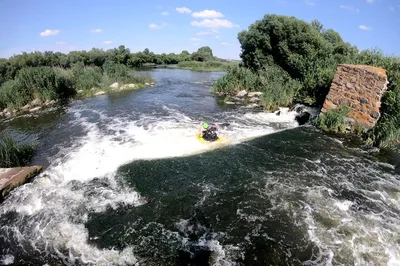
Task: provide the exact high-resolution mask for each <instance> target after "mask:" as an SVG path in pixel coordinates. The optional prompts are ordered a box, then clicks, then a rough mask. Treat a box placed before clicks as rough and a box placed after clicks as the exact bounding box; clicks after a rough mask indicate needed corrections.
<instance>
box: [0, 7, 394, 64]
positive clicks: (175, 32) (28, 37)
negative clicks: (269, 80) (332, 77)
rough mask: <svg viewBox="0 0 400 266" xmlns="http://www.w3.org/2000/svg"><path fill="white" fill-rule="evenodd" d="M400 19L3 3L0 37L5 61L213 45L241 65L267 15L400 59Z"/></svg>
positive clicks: (361, 12) (339, 12)
mask: <svg viewBox="0 0 400 266" xmlns="http://www.w3.org/2000/svg"><path fill="white" fill-rule="evenodd" d="M225 3H226V2H225ZM55 10H57V11H56V12H54V11H55ZM59 10H61V11H62V12H60V11H59ZM399 13H400V3H395V1H394V0H351V1H346V0H343V1H338V2H335V3H332V2H330V3H326V2H322V1H321V0H298V1H296V0H286V1H285V0H273V1H270V2H269V3H268V4H263V3H262V1H261V0H251V1H250V2H247V3H246V9H243V8H241V7H240V6H236V7H235V6H233V5H232V4H230V5H226V4H224V3H223V2H222V1H221V2H211V1H209V0H206V1H202V2H201V3H198V2H195V1H193V2H192V1H191V2H188V1H168V2H166V1H163V0H157V1H146V2H145V3H142V2H130V1H128V0H118V1H114V2H113V3H111V2H110V3H102V4H99V3H98V2H97V1H94V0H88V1H85V2H83V3H80V2H78V1H77V0H73V1H59V2H57V3H54V2H52V1H50V0H44V1H41V2H40V3H33V2H30V1H28V0H19V1H10V0H9V1H2V2H0V33H1V35H2V36H7V37H6V38H5V39H3V42H1V43H0V58H9V57H11V56H13V55H17V54H21V53H23V52H28V53H29V52H34V51H40V52H44V51H54V52H62V53H68V52H71V51H81V50H86V51H89V50H91V49H92V48H97V49H103V50H108V49H113V48H118V46H120V45H124V46H125V47H126V48H129V49H130V51H131V52H133V53H135V52H139V51H143V50H144V49H145V48H148V49H149V50H150V51H152V52H154V53H156V54H162V53H166V54H168V53H175V54H179V53H180V52H182V51H183V50H187V51H188V52H190V53H193V52H195V51H197V49H198V48H200V47H202V46H209V47H210V48H211V49H212V50H213V53H214V56H216V57H219V58H223V59H228V60H240V51H241V49H240V43H239V41H238V39H237V35H238V33H239V32H240V31H242V30H247V29H248V27H249V26H250V25H251V24H252V23H254V22H256V21H257V20H260V19H262V18H263V17H264V15H266V14H278V15H286V16H294V17H296V18H298V19H301V20H304V21H306V22H308V23H310V22H311V21H312V20H313V19H316V20H318V21H320V22H321V23H322V25H323V26H324V28H325V29H333V30H335V31H337V32H338V33H339V34H340V35H341V37H342V38H343V40H344V41H345V42H349V43H350V44H351V45H354V46H356V47H357V48H358V49H359V50H360V51H361V50H365V49H374V48H378V49H381V50H382V51H383V52H384V53H385V54H387V55H395V56H399V55H400V47H399V46H398V45H396V43H397V42H398V41H399V40H400V29H399V28H397V27H396V25H400V16H398V14H399ZM15 14H18V16H16V15H15ZM377 14H381V15H377ZM382 17H384V18H385V19H382ZM338 18H339V19H338Z"/></svg>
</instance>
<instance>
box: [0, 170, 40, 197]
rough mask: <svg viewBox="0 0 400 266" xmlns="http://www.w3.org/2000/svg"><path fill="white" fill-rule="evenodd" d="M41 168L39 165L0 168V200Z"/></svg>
mask: <svg viewBox="0 0 400 266" xmlns="http://www.w3.org/2000/svg"><path fill="white" fill-rule="evenodd" d="M41 170H42V167H41V166H29V167H16V168H0V201H2V200H4V198H5V197H6V196H7V194H8V193H9V192H10V191H11V190H12V189H14V188H15V187H17V186H20V185H23V184H25V183H26V182H27V181H29V179H31V178H33V177H35V176H36V175H37V174H39V173H40V171H41Z"/></svg>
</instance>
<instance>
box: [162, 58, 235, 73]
mask: <svg viewBox="0 0 400 266" xmlns="http://www.w3.org/2000/svg"><path fill="white" fill-rule="evenodd" d="M234 65H238V63H237V62H228V61H206V62H198V61H183V62H179V63H178V64H177V65H171V66H167V67H168V68H178V69H185V70H192V71H203V72H225V71H227V70H228V69H229V67H230V66H234Z"/></svg>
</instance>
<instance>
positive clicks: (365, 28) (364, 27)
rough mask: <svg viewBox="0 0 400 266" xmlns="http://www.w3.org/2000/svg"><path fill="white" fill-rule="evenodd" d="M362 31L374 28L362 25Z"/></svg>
mask: <svg viewBox="0 0 400 266" xmlns="http://www.w3.org/2000/svg"><path fill="white" fill-rule="evenodd" d="M359 28H360V29H362V30H372V28H371V27H369V26H365V25H360V27H359Z"/></svg>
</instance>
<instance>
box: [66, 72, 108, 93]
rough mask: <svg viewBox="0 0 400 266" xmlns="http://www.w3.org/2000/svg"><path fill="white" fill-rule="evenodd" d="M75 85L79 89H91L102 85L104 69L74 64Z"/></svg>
mask: <svg viewBox="0 0 400 266" xmlns="http://www.w3.org/2000/svg"><path fill="white" fill-rule="evenodd" d="M72 73H73V76H74V81H75V84H74V87H75V88H76V89H79V90H90V89H91V88H93V87H100V84H101V81H102V77H103V75H102V70H101V68H100V67H82V66H74V67H73V68H72Z"/></svg>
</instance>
